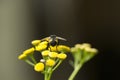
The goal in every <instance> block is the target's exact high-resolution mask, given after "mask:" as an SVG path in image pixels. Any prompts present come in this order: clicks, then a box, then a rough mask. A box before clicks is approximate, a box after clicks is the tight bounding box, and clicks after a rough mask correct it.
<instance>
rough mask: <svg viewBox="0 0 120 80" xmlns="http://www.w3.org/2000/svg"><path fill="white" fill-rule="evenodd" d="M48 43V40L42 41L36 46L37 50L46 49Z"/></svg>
mask: <svg viewBox="0 0 120 80" xmlns="http://www.w3.org/2000/svg"><path fill="white" fill-rule="evenodd" d="M47 44H48V42H47V41H44V42H41V43H40V44H38V46H36V47H35V49H36V51H42V50H45V49H46V48H47Z"/></svg>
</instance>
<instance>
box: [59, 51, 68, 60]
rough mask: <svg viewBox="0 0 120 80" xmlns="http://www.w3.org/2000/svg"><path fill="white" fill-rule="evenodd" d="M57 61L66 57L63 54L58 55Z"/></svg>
mask: <svg viewBox="0 0 120 80" xmlns="http://www.w3.org/2000/svg"><path fill="white" fill-rule="evenodd" d="M57 57H58V58H59V59H62V60H63V59H66V57H67V55H66V54H65V53H60V54H58V56H57Z"/></svg>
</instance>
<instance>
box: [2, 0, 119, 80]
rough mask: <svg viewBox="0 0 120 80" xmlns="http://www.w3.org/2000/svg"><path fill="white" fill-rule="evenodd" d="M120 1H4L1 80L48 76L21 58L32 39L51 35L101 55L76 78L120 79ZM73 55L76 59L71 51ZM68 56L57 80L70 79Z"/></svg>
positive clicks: (21, 79)
mask: <svg viewBox="0 0 120 80" xmlns="http://www.w3.org/2000/svg"><path fill="white" fill-rule="evenodd" d="M119 3H120V1H119V0H0V80H43V75H41V74H40V73H37V72H35V71H34V70H33V68H32V67H31V66H29V65H27V64H26V63H24V62H23V61H20V60H18V59H17V57H18V55H20V54H21V53H22V51H23V50H25V49H27V48H29V47H31V44H30V43H31V41H32V40H34V39H42V38H44V37H46V36H49V35H51V34H56V35H58V36H61V37H64V38H66V39H67V40H68V41H67V42H65V43H64V44H66V45H69V46H73V45H74V44H76V43H83V42H88V43H91V44H92V45H93V47H95V48H98V49H99V54H98V55H97V56H95V57H94V58H93V59H92V60H91V61H89V62H88V63H86V64H85V65H84V67H83V68H82V70H81V71H80V72H79V74H78V75H77V76H76V79H75V80H79V79H81V80H119V79H120V77H119V72H120V66H119V64H120V49H119V48H120V5H119ZM68 59H72V57H71V56H70V55H69V58H68ZM67 61H68V60H66V61H64V63H63V64H62V65H61V66H60V67H59V69H57V70H56V71H55V73H54V74H53V77H52V80H67V78H68V76H69V75H70V73H71V71H72V70H73V69H72V67H70V66H69V64H68V63H67Z"/></svg>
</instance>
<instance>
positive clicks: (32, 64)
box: [25, 59, 34, 66]
mask: <svg viewBox="0 0 120 80" xmlns="http://www.w3.org/2000/svg"><path fill="white" fill-rule="evenodd" d="M25 62H26V63H28V64H29V65H31V66H34V63H32V62H31V61H30V60H28V59H26V60H25Z"/></svg>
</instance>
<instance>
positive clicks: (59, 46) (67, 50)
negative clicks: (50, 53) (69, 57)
mask: <svg viewBox="0 0 120 80" xmlns="http://www.w3.org/2000/svg"><path fill="white" fill-rule="evenodd" d="M57 50H58V51H60V52H62V51H63V52H70V47H68V46H65V45H58V46H57Z"/></svg>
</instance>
